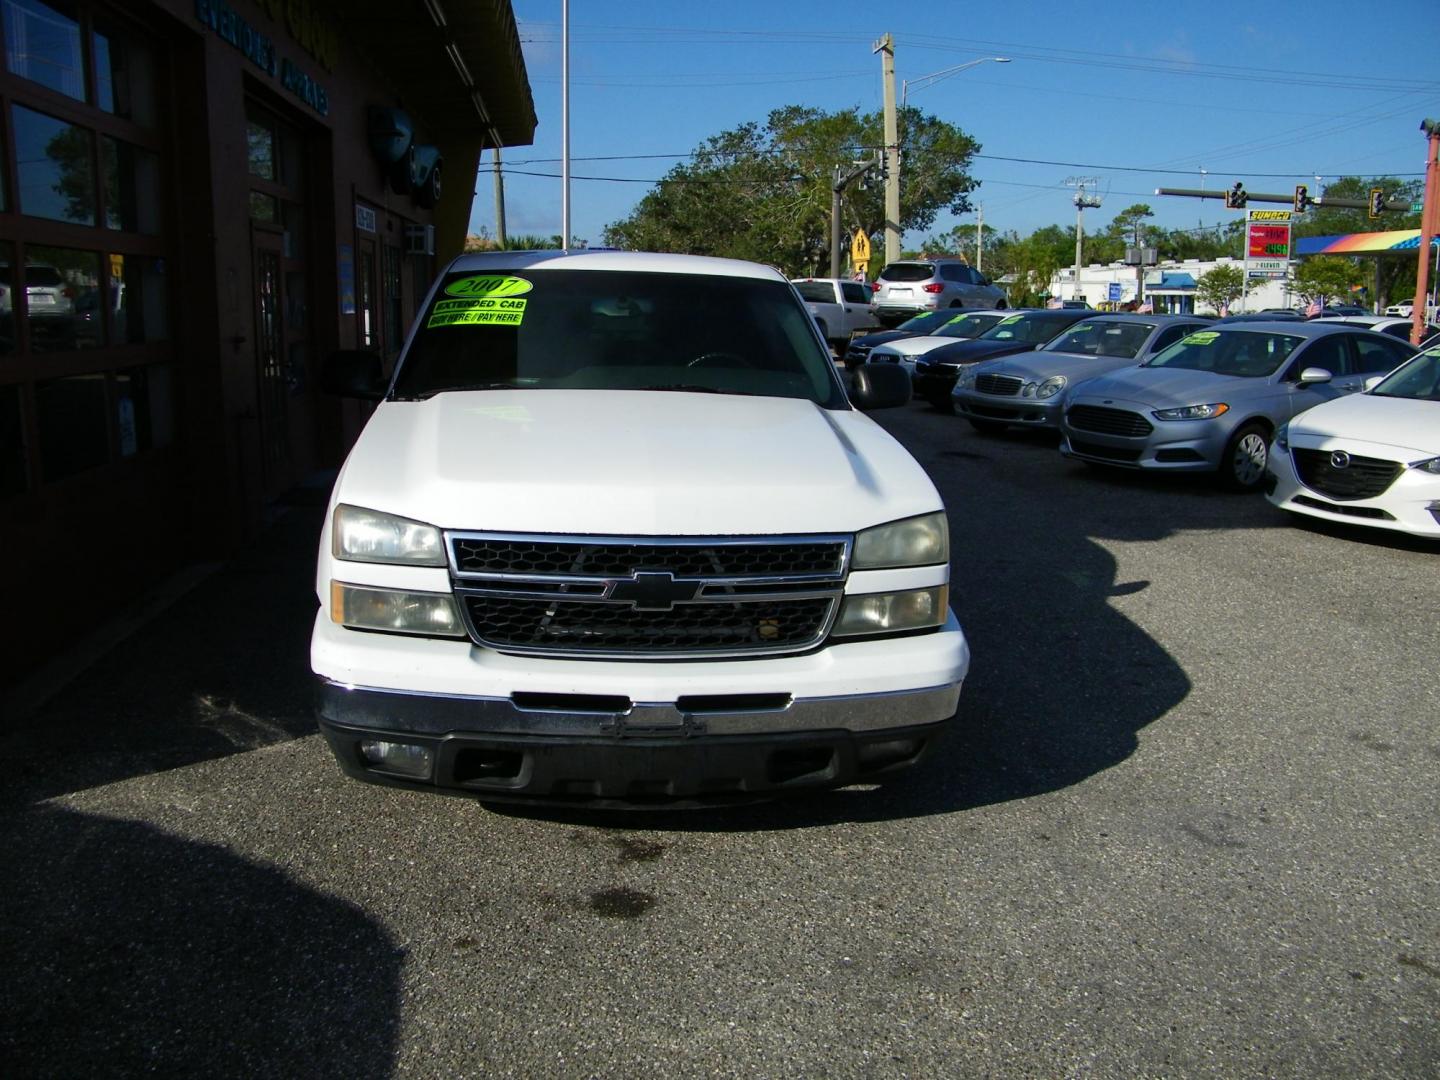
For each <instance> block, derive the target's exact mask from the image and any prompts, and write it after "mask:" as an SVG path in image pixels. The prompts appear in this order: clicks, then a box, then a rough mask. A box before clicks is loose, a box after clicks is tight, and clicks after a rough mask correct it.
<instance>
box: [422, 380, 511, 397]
mask: <svg viewBox="0 0 1440 1080" xmlns="http://www.w3.org/2000/svg"><path fill="white" fill-rule="evenodd" d="M518 389H520V388H519V387H518V386H516V385H515V384H514V383H508V382H490V383H478V382H477V383H456V384H455V385H454V386H437V387H434V388H433V389H430V390H422V391H420V392H419V393H418V394H405V395H403V396H402V397H401V398H400V399H399V400H401V401H425V400H426V399H427V398H432V397H434V396H435V395H436V394H459V393H464V392H465V391H467V390H518Z"/></svg>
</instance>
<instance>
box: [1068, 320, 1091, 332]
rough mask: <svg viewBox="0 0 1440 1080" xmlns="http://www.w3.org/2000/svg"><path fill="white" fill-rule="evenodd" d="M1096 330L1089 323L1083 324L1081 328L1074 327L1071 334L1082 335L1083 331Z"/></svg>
mask: <svg viewBox="0 0 1440 1080" xmlns="http://www.w3.org/2000/svg"><path fill="white" fill-rule="evenodd" d="M1094 329H1095V327H1094V326H1092V325H1090V323H1088V322H1082V323H1081V324H1080V325H1079V326H1072V327H1071V328H1070V332H1071V333H1072V334H1078V333H1080V332H1081V331H1082V330H1094Z"/></svg>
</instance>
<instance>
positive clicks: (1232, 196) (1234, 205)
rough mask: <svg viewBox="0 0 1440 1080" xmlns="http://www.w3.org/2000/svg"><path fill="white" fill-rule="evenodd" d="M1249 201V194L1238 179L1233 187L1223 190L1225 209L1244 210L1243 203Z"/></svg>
mask: <svg viewBox="0 0 1440 1080" xmlns="http://www.w3.org/2000/svg"><path fill="white" fill-rule="evenodd" d="M1249 201H1250V196H1249V195H1248V194H1247V193H1246V191H1245V185H1244V184H1242V183H1241V182H1240V181H1239V180H1236V181H1235V186H1234V187H1232V188H1231V189H1230V190H1229V191H1227V192H1225V209H1226V210H1244V209H1245V204H1246V203H1247V202H1249Z"/></svg>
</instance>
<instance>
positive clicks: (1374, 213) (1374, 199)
mask: <svg viewBox="0 0 1440 1080" xmlns="http://www.w3.org/2000/svg"><path fill="white" fill-rule="evenodd" d="M1384 212H1385V189H1384V188H1378V187H1372V188H1371V189H1370V217H1371V219H1372V220H1373V219H1375V218H1378V217H1379V216H1380V215H1381V214H1382V213H1384Z"/></svg>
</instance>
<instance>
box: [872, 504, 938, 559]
mask: <svg viewBox="0 0 1440 1080" xmlns="http://www.w3.org/2000/svg"><path fill="white" fill-rule="evenodd" d="M949 561H950V530H949V527H948V526H947V525H946V523H945V511H943V510H937V511H936V512H935V513H933V514H921V515H920V516H919V517H913V518H906V519H905V520H904V521H892V522H891V523H890V524H888V525H877V526H875V528H873V529H866V530H865V531H864V532H861V533H857V534H856V536H855V553H854V555H853V557H852V558H851V560H850V565H851V567H852V568H854V569H856V570H881V569H886V568H889V567H896V566H931V565H934V564H935V563H946V562H949Z"/></svg>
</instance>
